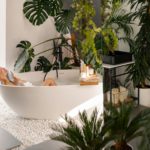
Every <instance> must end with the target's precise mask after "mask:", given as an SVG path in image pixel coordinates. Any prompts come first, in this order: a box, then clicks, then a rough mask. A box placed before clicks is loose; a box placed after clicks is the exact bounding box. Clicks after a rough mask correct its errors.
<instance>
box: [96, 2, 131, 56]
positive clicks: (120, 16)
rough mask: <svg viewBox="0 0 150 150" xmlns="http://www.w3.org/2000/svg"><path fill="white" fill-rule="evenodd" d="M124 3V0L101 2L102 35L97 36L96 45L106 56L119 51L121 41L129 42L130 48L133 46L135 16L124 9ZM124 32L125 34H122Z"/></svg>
mask: <svg viewBox="0 0 150 150" xmlns="http://www.w3.org/2000/svg"><path fill="white" fill-rule="evenodd" d="M124 3H125V1H124V0H102V1H101V5H102V7H101V19H102V32H101V33H100V34H102V35H100V36H99V35H98V36H97V38H96V45H97V48H99V49H101V50H102V51H103V53H104V54H108V53H109V52H113V51H114V50H117V48H118V42H119V40H123V41H124V42H127V43H128V44H129V46H130V47H131V46H132V45H133V40H132V39H131V35H132V34H133V28H132V24H133V23H132V17H133V16H132V13H127V12H126V10H125V9H124V8H123V7H122V6H123V5H124ZM122 32H123V33H124V34H120V33H122ZM121 35H123V36H121ZM99 38H100V39H99Z"/></svg>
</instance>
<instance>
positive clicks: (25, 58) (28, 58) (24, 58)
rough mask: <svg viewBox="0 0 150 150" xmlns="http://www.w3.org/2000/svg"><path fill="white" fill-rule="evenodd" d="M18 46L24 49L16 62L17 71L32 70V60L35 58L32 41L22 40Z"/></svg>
mask: <svg viewBox="0 0 150 150" xmlns="http://www.w3.org/2000/svg"><path fill="white" fill-rule="evenodd" d="M17 48H21V49H22V50H23V51H22V52H21V53H20V55H19V57H18V59H17V61H16V63H15V66H14V68H15V71H19V72H20V71H21V72H27V71H30V70H31V66H30V65H31V62H32V59H33V58H34V49H33V48H32V47H31V43H30V42H29V41H21V42H20V43H19V44H18V45H17Z"/></svg>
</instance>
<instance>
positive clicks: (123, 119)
mask: <svg viewBox="0 0 150 150" xmlns="http://www.w3.org/2000/svg"><path fill="white" fill-rule="evenodd" d="M134 114H135V112H134V106H133V104H132V103H131V104H126V103H122V104H121V105H120V106H119V107H118V108H117V107H115V106H112V105H110V106H108V107H106V110H105V115H104V120H105V121H106V122H109V121H111V127H110V129H109V135H110V136H111V137H113V138H114V145H113V146H112V147H111V148H112V149H114V150H130V149H131V148H130V147H129V146H128V142H130V141H131V140H133V139H135V138H137V137H142V136H143V135H144V128H145V126H146V125H147V124H148V123H149V119H150V109H145V110H142V111H140V112H138V113H137V114H135V115H134Z"/></svg>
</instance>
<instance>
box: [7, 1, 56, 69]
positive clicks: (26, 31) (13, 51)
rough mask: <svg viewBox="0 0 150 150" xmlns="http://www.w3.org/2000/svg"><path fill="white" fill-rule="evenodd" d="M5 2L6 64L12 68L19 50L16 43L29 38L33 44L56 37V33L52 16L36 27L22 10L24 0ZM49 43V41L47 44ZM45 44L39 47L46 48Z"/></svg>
mask: <svg viewBox="0 0 150 150" xmlns="http://www.w3.org/2000/svg"><path fill="white" fill-rule="evenodd" d="M6 2H7V3H6V7H7V20H6V22H7V25H6V66H7V67H8V68H9V69H11V70H13V67H14V63H15V60H16V58H17V56H18V54H19V52H20V50H19V49H18V48H16V45H17V44H18V43H19V42H20V41H21V40H29V41H30V42H31V43H32V44H33V45H35V44H37V43H39V42H41V41H44V40H47V39H49V38H54V37H56V36H57V34H58V33H57V32H56V29H55V25H54V21H53V19H52V18H50V19H48V20H47V21H46V22H45V23H44V24H43V25H41V26H38V27H35V26H33V25H32V24H31V23H29V21H28V20H27V19H26V18H25V17H24V15H23V12H22V9H23V2H24V0H7V1H6ZM50 45H51V43H49V44H48V45H47V46H50ZM47 46H42V47H40V49H41V50H43V49H47ZM39 51H40V50H39ZM47 55H49V54H47Z"/></svg>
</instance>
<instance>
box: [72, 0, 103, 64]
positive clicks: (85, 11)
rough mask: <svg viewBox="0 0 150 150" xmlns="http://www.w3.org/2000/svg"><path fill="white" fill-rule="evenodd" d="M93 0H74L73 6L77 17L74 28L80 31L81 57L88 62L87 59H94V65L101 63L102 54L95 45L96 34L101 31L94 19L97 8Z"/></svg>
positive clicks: (74, 20)
mask: <svg viewBox="0 0 150 150" xmlns="http://www.w3.org/2000/svg"><path fill="white" fill-rule="evenodd" d="M93 3H94V1H93V0H74V2H73V6H72V7H73V8H74V9H75V12H76V13H75V17H74V19H73V28H74V29H75V31H77V32H78V35H79V36H78V41H80V45H79V47H78V49H81V51H80V55H81V58H82V59H83V60H84V61H85V63H87V62H88V61H86V59H90V60H93V59H94V62H93V64H91V65H92V66H93V67H94V66H96V65H95V64H101V59H100V56H99V54H98V52H97V49H96V46H95V37H96V34H97V33H99V32H100V30H101V29H100V28H98V27H97V26H96V24H95V23H94V21H93V17H94V15H95V9H94V6H93Z"/></svg>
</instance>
